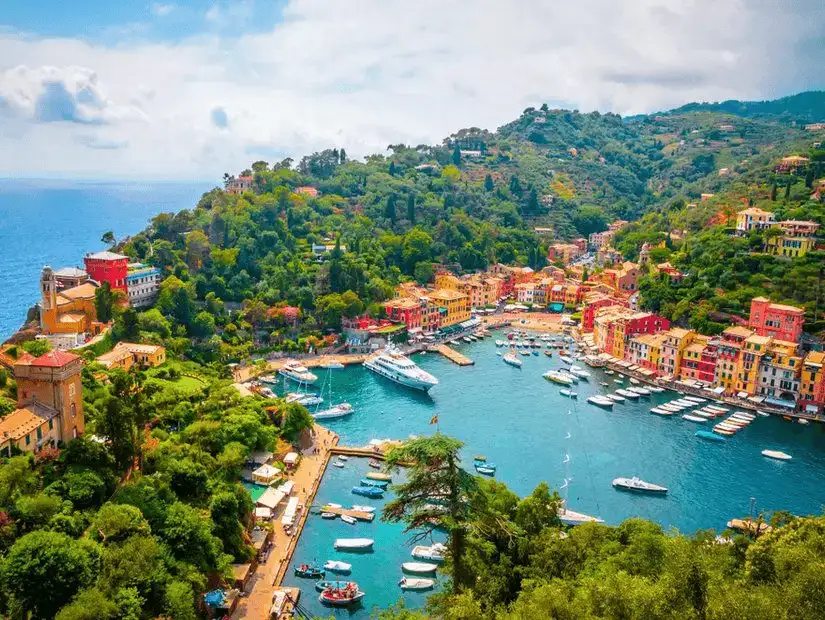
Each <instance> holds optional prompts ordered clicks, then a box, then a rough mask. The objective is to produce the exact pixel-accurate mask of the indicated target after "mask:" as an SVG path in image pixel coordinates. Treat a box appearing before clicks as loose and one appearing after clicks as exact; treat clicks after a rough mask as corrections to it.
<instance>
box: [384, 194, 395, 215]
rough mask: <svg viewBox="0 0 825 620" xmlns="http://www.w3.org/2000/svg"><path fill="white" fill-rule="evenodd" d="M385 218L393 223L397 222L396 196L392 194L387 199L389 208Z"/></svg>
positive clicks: (385, 212)
mask: <svg viewBox="0 0 825 620" xmlns="http://www.w3.org/2000/svg"><path fill="white" fill-rule="evenodd" d="M384 216H385V217H386V218H387V219H388V220H389V221H391V222H395V194H390V195H389V196H388V197H387V206H386V208H385V210H384Z"/></svg>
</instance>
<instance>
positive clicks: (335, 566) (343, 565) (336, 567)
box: [324, 560, 352, 573]
mask: <svg viewBox="0 0 825 620" xmlns="http://www.w3.org/2000/svg"><path fill="white" fill-rule="evenodd" d="M324 570H329V571H332V572H334V573H348V572H350V571H351V570H352V564H348V563H347V562H341V561H340V560H327V562H326V564H324Z"/></svg>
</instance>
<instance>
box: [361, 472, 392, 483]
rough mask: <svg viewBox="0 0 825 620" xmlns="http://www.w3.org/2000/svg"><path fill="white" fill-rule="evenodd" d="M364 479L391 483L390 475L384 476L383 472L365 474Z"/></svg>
mask: <svg viewBox="0 0 825 620" xmlns="http://www.w3.org/2000/svg"><path fill="white" fill-rule="evenodd" d="M364 477H365V478H369V479H370V480H385V481H387V482H392V475H391V474H385V473H384V472H380V471H371V472H367V473H366V474H365V475H364Z"/></svg>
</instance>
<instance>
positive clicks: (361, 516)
mask: <svg viewBox="0 0 825 620" xmlns="http://www.w3.org/2000/svg"><path fill="white" fill-rule="evenodd" d="M321 510H322V511H323V512H331V513H333V514H336V515H338V516H339V517H340V516H342V515H346V516H348V517H353V518H354V519H358V520H359V521H372V520H373V519H374V518H375V513H374V512H362V511H360V510H350V509H349V508H335V507H333V506H321Z"/></svg>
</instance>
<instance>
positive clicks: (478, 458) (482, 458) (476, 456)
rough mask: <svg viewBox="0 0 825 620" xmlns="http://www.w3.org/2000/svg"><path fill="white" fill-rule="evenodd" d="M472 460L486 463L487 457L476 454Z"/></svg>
mask: <svg viewBox="0 0 825 620" xmlns="http://www.w3.org/2000/svg"><path fill="white" fill-rule="evenodd" d="M473 460H474V461H486V460H487V457H486V456H484V455H482V454H476V455H475V456H474V457H473Z"/></svg>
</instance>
